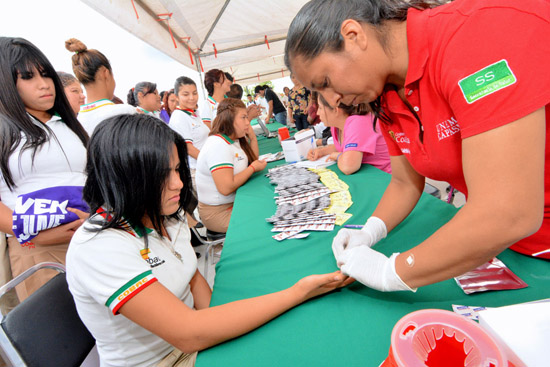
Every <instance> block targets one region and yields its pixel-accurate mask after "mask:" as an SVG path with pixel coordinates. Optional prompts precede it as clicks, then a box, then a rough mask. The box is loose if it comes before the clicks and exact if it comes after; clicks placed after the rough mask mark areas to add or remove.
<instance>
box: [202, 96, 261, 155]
mask: <svg viewBox="0 0 550 367" xmlns="http://www.w3.org/2000/svg"><path fill="white" fill-rule="evenodd" d="M241 108H242V109H244V110H245V111H246V106H245V105H244V103H243V101H241V100H240V99H235V98H224V100H223V101H221V102H220V104H219V105H218V113H217V115H216V118H215V119H214V121H213V122H212V131H210V134H209V135H216V134H223V135H227V136H231V135H233V134H234V133H235V128H234V127H233V123H234V121H235V117H236V116H237V110H238V109H241ZM239 143H240V144H241V148H242V150H244V152H245V154H246V157H247V158H248V163H249V164H250V163H252V162H254V161H255V160H256V159H258V156H257V155H256V153H255V152H254V151H253V150H252V147H251V146H250V144H249V143H248V139H247V138H246V136H244V137H242V138H239Z"/></svg>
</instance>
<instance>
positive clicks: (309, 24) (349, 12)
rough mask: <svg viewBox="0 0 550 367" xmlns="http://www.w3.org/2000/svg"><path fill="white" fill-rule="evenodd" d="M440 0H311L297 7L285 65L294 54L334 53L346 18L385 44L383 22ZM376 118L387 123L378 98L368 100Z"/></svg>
mask: <svg viewBox="0 0 550 367" xmlns="http://www.w3.org/2000/svg"><path fill="white" fill-rule="evenodd" d="M444 3H445V1H444V0H369V1H365V0H312V1H310V2H308V3H307V4H306V5H304V6H303V7H302V9H300V11H299V12H298V14H297V15H296V17H295V18H294V20H293V21H292V23H291V24H290V27H289V29H288V34H287V38H286V43H285V64H286V66H287V67H288V68H289V70H291V71H292V62H291V61H292V60H293V59H295V58H296V57H297V56H300V57H302V58H304V59H305V60H312V59H313V58H315V57H316V56H318V55H320V54H321V52H323V51H329V52H338V51H342V49H343V47H344V39H343V37H342V35H341V33H340V27H341V25H342V23H343V22H344V21H345V20H346V19H353V20H356V21H358V22H360V23H367V24H370V25H371V26H373V27H374V29H375V30H377V33H376V34H377V35H378V40H379V42H380V44H381V45H382V47H385V46H386V45H387V40H386V32H385V29H384V28H385V25H386V21H388V20H394V21H405V20H406V19H407V12H408V10H409V9H410V8H415V9H420V10H422V9H428V8H434V7H436V6H439V5H442V4H444ZM370 107H371V109H372V110H373V112H374V114H375V116H376V118H380V119H381V120H383V121H387V122H389V118H388V117H387V115H386V114H385V113H384V112H383V111H382V109H381V107H380V97H378V99H376V100H375V101H373V102H371V103H370Z"/></svg>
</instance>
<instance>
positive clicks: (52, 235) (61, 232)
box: [31, 208, 89, 246]
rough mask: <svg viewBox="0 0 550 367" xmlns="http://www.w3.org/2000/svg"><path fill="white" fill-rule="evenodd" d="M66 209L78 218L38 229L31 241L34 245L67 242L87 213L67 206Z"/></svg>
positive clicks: (86, 216)
mask: <svg viewBox="0 0 550 367" xmlns="http://www.w3.org/2000/svg"><path fill="white" fill-rule="evenodd" d="M67 210H68V211H70V212H73V213H75V214H76V215H78V219H77V220H75V221H72V222H69V223H65V224H62V225H60V226H57V227H53V228H50V229H45V230H43V231H40V233H38V235H37V236H36V237H34V238H33V239H32V240H31V242H32V243H34V244H35V245H40V246H49V245H61V244H64V243H69V242H70V241H71V238H73V235H74V233H75V231H76V230H77V229H78V228H79V227H80V226H81V225H82V223H84V221H85V220H86V218H88V216H89V214H88V213H86V212H83V211H82V210H78V209H73V208H67Z"/></svg>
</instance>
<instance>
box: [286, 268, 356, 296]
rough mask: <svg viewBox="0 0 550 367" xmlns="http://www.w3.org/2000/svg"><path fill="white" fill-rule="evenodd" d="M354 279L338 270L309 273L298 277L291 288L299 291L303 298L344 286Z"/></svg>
mask: <svg viewBox="0 0 550 367" xmlns="http://www.w3.org/2000/svg"><path fill="white" fill-rule="evenodd" d="M354 281H355V279H353V278H350V277H348V276H346V275H344V274H342V273H341V272H340V271H335V272H334V273H329V274H318V275H310V276H307V277H305V278H302V279H300V280H299V281H298V282H297V283H296V284H294V286H293V287H292V288H294V289H296V290H297V291H298V292H300V295H301V297H303V300H304V301H305V300H308V299H310V298H313V297H317V296H320V295H322V294H325V293H328V292H330V291H333V290H335V289H337V288H342V287H345V286H347V285H349V284H351V283H353V282H354Z"/></svg>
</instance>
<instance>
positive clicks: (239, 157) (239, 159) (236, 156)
mask: <svg viewBox="0 0 550 367" xmlns="http://www.w3.org/2000/svg"><path fill="white" fill-rule="evenodd" d="M235 158H236V159H237V161H242V160H244V157H241V156H240V155H239V153H235Z"/></svg>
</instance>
